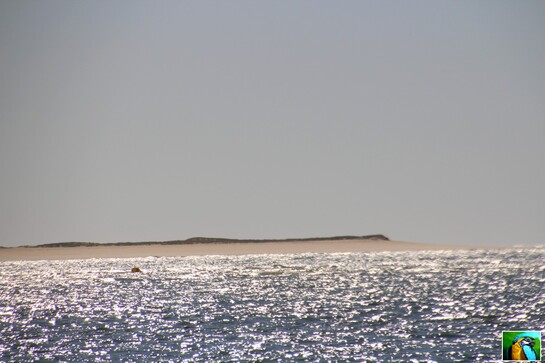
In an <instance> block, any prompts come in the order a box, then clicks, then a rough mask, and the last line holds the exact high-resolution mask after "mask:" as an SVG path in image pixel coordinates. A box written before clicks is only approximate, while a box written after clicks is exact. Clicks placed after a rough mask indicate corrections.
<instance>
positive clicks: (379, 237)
mask: <svg viewBox="0 0 545 363" xmlns="http://www.w3.org/2000/svg"><path fill="white" fill-rule="evenodd" d="M358 239H368V240H375V241H376V240H382V241H389V238H388V237H386V236H384V235H382V234H372V235H367V236H334V237H314V238H287V239H233V238H214V237H193V238H189V239H185V240H173V241H147V242H109V243H99V242H55V243H46V244H40V245H35V246H25V247H30V248H32V247H95V246H141V245H190V244H201V243H267V242H304V241H345V240H358Z"/></svg>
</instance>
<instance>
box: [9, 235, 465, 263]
mask: <svg viewBox="0 0 545 363" xmlns="http://www.w3.org/2000/svg"><path fill="white" fill-rule="evenodd" d="M465 248H467V247H463V246H456V245H445V244H429V243H415V242H401V241H390V240H388V241H383V240H369V239H357V240H320V241H290V242H256V243H193V244H181V245H155V244H149V245H135V246H91V247H11V248H1V249H0V261H24V260H26V261H36V260H67V259H88V258H134V257H148V256H156V257H174V256H204V255H247V254H293V253H305V252H316V253H335V252H338V253H343V252H380V251H415V250H420V251H423V250H452V249H465Z"/></svg>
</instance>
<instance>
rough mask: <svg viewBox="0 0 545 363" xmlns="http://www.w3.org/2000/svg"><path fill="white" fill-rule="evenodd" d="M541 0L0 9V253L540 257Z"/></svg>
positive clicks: (543, 150) (544, 209) (543, 227)
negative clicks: (155, 247) (31, 248)
mask: <svg viewBox="0 0 545 363" xmlns="http://www.w3.org/2000/svg"><path fill="white" fill-rule="evenodd" d="M544 138H545V2H543V1H540V0H536V1H501V0H494V1H473V0H471V1H435V0H434V1H383V0H380V1H341V2H338V1H299V2H291V1H229V2H225V1H159V2H156V1H136V0H131V1H41V2H38V1H6V0H1V1H0V245H3V246H13V245H22V244H37V243H49V242H57V241H98V242H109V241H145V240H170V239H184V238H188V237H192V236H217V237H233V238H283V237H311V236H327V235H337V234H372V233H383V234H386V235H387V236H389V237H390V238H392V239H397V240H408V241H423V242H454V243H474V242H475V243H488V244H515V243H545V142H544Z"/></svg>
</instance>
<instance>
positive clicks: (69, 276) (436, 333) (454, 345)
mask: <svg viewBox="0 0 545 363" xmlns="http://www.w3.org/2000/svg"><path fill="white" fill-rule="evenodd" d="M133 266H139V267H140V268H141V269H142V270H143V271H144V272H143V273H141V274H131V273H130V272H129V271H130V269H131V267H133ZM544 325H545V249H544V248H534V249H526V250H523V249H507V250H496V251H448V252H441V251H436V252H382V253H345V254H298V255H252V256H228V257H222V256H208V257H180V258H152V257H148V258H141V259H93V260H72V261H38V262H3V263H0V359H2V360H3V361H14V362H33V361H40V362H48V361H66V362H89V361H94V362H109V361H114V362H116V361H127V362H129V361H130V362H135V361H143V362H159V361H173V362H175V361H187V362H231V361H233V362H235V361H237V362H238V361H247V362H327V361H332V362H337V361H338V362H411V361H414V362H417V361H424V362H432V361H437V362H484V361H499V360H501V341H500V340H501V332H502V330H518V329H523V330H544V329H545V328H544Z"/></svg>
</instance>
